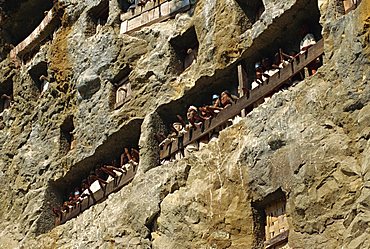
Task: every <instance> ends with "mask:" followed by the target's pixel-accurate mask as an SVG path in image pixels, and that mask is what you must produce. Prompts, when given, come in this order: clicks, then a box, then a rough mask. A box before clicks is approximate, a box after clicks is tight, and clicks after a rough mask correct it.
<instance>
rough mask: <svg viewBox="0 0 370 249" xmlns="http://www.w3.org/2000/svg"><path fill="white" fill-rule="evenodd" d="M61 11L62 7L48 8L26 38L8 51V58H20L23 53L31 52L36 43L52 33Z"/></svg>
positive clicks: (57, 23)
mask: <svg viewBox="0 0 370 249" xmlns="http://www.w3.org/2000/svg"><path fill="white" fill-rule="evenodd" d="M61 13H62V9H60V8H56V7H53V8H52V9H51V10H49V11H48V13H47V14H46V16H45V17H44V19H43V20H42V21H41V23H40V24H39V26H37V27H36V28H35V30H34V31H32V33H31V34H30V35H29V36H28V37H27V38H26V39H24V40H23V41H22V42H21V43H19V44H18V45H17V46H16V47H14V48H13V49H12V50H11V51H10V58H11V59H16V58H17V57H18V58H20V59H22V57H23V56H24V55H26V54H27V53H29V52H31V51H32V50H33V49H34V48H35V47H37V45H39V44H40V43H41V42H42V41H43V40H44V39H46V38H47V37H48V36H49V35H50V34H52V33H53V32H54V30H55V28H56V27H57V26H58V25H59V22H60V15H61Z"/></svg>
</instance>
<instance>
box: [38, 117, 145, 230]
mask: <svg viewBox="0 0 370 249" xmlns="http://www.w3.org/2000/svg"><path fill="white" fill-rule="evenodd" d="M70 119H72V116H70V117H68V118H67V119H66V120H67V121H65V126H67V125H68V123H69V122H71V121H70ZM142 122H143V119H133V120H131V121H130V122H129V123H128V124H126V125H124V126H122V127H120V128H119V129H118V130H117V131H116V132H114V133H113V134H111V135H110V136H108V137H106V139H105V140H104V142H103V143H102V144H101V145H100V146H98V147H97V148H96V149H95V150H94V151H93V152H92V155H91V156H88V157H85V158H84V159H83V160H81V161H79V162H77V163H76V164H74V165H73V166H70V167H68V172H66V173H65V174H64V175H63V176H62V177H60V178H58V179H57V180H51V181H50V182H49V185H48V188H47V190H46V192H45V199H44V202H43V206H42V207H41V214H40V216H39V218H38V220H37V228H36V230H37V232H36V233H37V234H41V233H45V232H47V231H49V230H50V229H52V228H53V227H55V225H57V224H58V223H56V216H55V215H54V214H53V212H52V210H51V208H58V207H61V206H62V204H63V202H64V201H67V200H68V198H69V195H70V193H73V192H74V191H75V189H76V188H80V187H81V185H82V182H83V180H85V179H87V178H88V177H89V176H90V175H91V173H92V172H94V171H95V170H96V169H98V168H101V166H103V165H112V166H116V167H119V165H117V163H120V160H121V155H122V153H123V151H124V148H134V149H136V150H139V146H138V143H139V138H140V134H141V124H142ZM69 125H71V124H70V123H69ZM70 129H71V128H69V130H70ZM66 139H67V138H66ZM72 139H73V138H72ZM61 167H67V166H66V165H61ZM103 180H106V179H103ZM114 191H118V189H115V190H114ZM108 195H109V193H107V195H105V196H104V197H103V198H100V199H98V197H97V196H94V198H95V200H96V202H95V201H94V198H91V199H90V201H91V205H94V204H96V203H99V202H101V201H104V199H105V198H106V197H107V196H108ZM91 205H90V206H91ZM90 206H89V207H90ZM87 208H88V207H87ZM87 208H86V207H85V208H84V209H82V210H80V212H82V211H84V210H85V209H87ZM80 212H79V213H80ZM74 217H75V216H74ZM59 224H60V223H59Z"/></svg>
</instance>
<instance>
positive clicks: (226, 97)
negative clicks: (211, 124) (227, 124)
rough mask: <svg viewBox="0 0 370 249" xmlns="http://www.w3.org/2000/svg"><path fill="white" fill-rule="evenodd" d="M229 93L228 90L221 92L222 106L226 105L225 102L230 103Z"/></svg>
mask: <svg viewBox="0 0 370 249" xmlns="http://www.w3.org/2000/svg"><path fill="white" fill-rule="evenodd" d="M231 99H232V98H231V93H230V92H229V91H227V90H226V91H223V92H222V93H221V104H222V105H223V106H225V105H227V104H230V103H231Z"/></svg>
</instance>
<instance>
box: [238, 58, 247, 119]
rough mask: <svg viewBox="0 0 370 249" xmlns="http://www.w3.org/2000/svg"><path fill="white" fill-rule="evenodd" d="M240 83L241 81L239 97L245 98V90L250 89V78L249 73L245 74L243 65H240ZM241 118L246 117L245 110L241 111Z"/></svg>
mask: <svg viewBox="0 0 370 249" xmlns="http://www.w3.org/2000/svg"><path fill="white" fill-rule="evenodd" d="M237 68H238V81H239V88H238V92H239V97H243V96H244V95H245V94H244V93H245V90H247V89H248V77H247V73H246V72H245V70H244V68H243V66H242V64H239V65H238V67H237ZM240 114H241V116H242V117H245V109H243V110H241V113H240Z"/></svg>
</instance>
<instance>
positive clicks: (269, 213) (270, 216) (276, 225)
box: [252, 189, 290, 249]
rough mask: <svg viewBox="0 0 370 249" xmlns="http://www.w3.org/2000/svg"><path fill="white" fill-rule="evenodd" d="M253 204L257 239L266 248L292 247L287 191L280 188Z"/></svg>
mask: <svg viewBox="0 0 370 249" xmlns="http://www.w3.org/2000/svg"><path fill="white" fill-rule="evenodd" d="M252 206H253V208H254V223H255V224H254V228H255V234H256V236H257V238H256V240H257V241H258V242H260V243H262V241H263V244H264V248H266V249H278V248H290V247H289V246H288V234H289V226H288V220H287V214H286V196H285V193H284V192H283V191H282V190H281V189H278V190H276V191H275V192H274V193H272V194H269V195H268V196H266V197H265V198H263V199H262V200H261V201H258V202H255V203H252Z"/></svg>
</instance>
